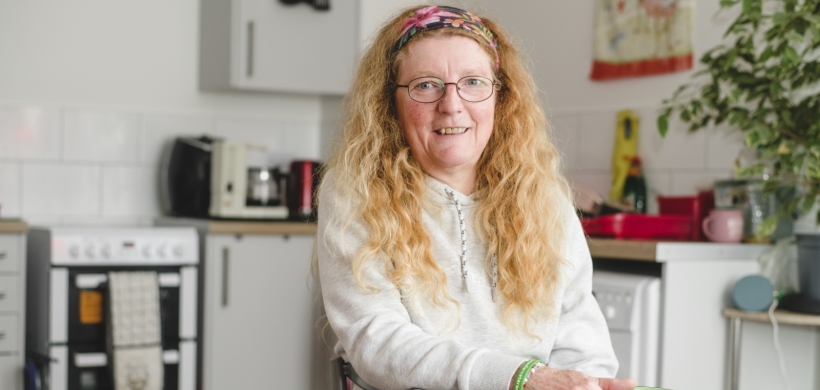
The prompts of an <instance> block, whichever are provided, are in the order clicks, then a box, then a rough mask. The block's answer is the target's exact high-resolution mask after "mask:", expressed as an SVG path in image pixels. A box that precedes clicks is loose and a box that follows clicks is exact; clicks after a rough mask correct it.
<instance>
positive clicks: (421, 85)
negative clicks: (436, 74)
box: [416, 81, 433, 89]
mask: <svg viewBox="0 0 820 390" xmlns="http://www.w3.org/2000/svg"><path fill="white" fill-rule="evenodd" d="M416 88H418V89H430V88H433V83H431V82H429V81H425V82H423V83H419V84H418V85H417V86H416Z"/></svg>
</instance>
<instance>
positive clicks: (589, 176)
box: [567, 171, 612, 199]
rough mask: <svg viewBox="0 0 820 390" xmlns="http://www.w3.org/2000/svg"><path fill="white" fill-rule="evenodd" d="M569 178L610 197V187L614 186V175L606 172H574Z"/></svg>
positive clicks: (574, 182)
mask: <svg viewBox="0 0 820 390" xmlns="http://www.w3.org/2000/svg"><path fill="white" fill-rule="evenodd" d="M567 180H569V181H570V182H572V183H573V184H575V185H578V186H582V187H586V188H588V189H590V190H592V191H595V192H597V193H598V194H600V195H601V196H602V197H603V198H604V199H609V188H610V187H611V186H612V175H611V174H609V173H604V172H578V171H576V172H573V173H572V175H571V176H568V177H567Z"/></svg>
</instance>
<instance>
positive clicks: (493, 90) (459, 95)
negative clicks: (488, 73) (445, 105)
mask: <svg viewBox="0 0 820 390" xmlns="http://www.w3.org/2000/svg"><path fill="white" fill-rule="evenodd" d="M470 77H477V78H482V79H486V80H490V81H492V84H491V85H492V89H490V95H489V96H487V97H486V98H484V99H481V100H467V99H465V98H464V96H461V92H459V91H461V89H459V88H458V83H459V82H461V80H464V79H466V78H470ZM428 78H429V79H436V80H441V79H440V78H438V77H433V76H421V77H416V78H414V79H412V80H410V81H408V82H407V85H401V84H396V88H407V96H408V97H409V98H410V99H411V100H412V101H414V102H416V103H422V104H431V103H435V102H437V101H439V100H441V98H443V97H444V94H445V93H447V86H448V85H450V84H452V85H455V86H456V95H458V97H459V98H460V99H461V100H464V101H465V102H468V103H481V102H483V101H485V100H487V99H489V98H491V97H493V93H495V91H496V90H500V89H501V84H499V83H497V82H496V81H495V80H493V79H489V78H486V77H484V76H476V75H471V76H464V77H462V78H460V79H458V81H456V82H454V83H445V82H444V80H441V83H442V85H444V88H443V89H442V91H441V96H439V97H438V99H436V100H433V101H432V102H420V101H418V100H416V99H413V95H411V94H410V84H412V83H413V82H414V81H416V80H419V79H428Z"/></svg>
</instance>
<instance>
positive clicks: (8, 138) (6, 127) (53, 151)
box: [0, 106, 60, 160]
mask: <svg viewBox="0 0 820 390" xmlns="http://www.w3.org/2000/svg"><path fill="white" fill-rule="evenodd" d="M0 157H7V158H25V159H39V160H57V159H59V158H60V111H59V110H52V109H43V108H38V107H14V106H0Z"/></svg>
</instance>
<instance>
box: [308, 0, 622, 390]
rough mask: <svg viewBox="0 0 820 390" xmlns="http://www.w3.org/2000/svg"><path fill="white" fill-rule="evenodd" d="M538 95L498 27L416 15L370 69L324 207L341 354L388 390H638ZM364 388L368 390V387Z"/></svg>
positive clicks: (324, 266) (432, 11)
mask: <svg viewBox="0 0 820 390" xmlns="http://www.w3.org/2000/svg"><path fill="white" fill-rule="evenodd" d="M535 91H536V88H535V85H534V83H533V80H532V77H531V76H530V74H529V73H528V72H527V71H526V69H525V68H524V67H523V66H522V64H521V59H520V58H519V54H518V51H517V50H516V49H515V47H514V46H513V45H512V44H511V40H510V39H509V38H508V36H507V35H506V34H505V33H504V31H502V30H501V29H500V27H499V26H498V25H496V24H495V23H493V22H491V21H490V20H488V19H486V18H479V17H477V16H475V15H473V14H471V13H469V12H467V11H464V10H460V9H457V8H452V7H444V6H441V7H439V6H429V7H423V8H412V9H408V10H406V11H404V12H402V13H401V14H400V15H398V16H397V17H395V18H393V19H392V20H390V21H388V22H387V23H386V24H385V25H384V27H383V28H382V29H381V30H380V31H379V33H378V35H377V37H376V39H375V41H374V43H373V44H372V45H371V47H369V48H368V50H367V51H366V52H365V54H364V57H363V58H362V61H361V64H360V66H359V69H358V71H357V73H356V76H355V79H354V82H353V87H352V90H351V91H350V93H349V94H348V96H347V100H346V118H345V124H344V134H343V138H342V141H341V142H340V143H339V145H338V147H337V149H336V150H335V151H334V153H333V155H332V157H331V159H330V160H329V161H328V164H327V171H326V172H325V175H324V178H323V182H322V185H321V188H320V195H319V197H320V198H319V241H318V244H317V256H316V260H317V265H318V273H319V279H320V283H321V287H322V297H323V300H324V304H325V309H326V312H327V318H328V321H329V323H330V325H331V328H332V329H333V331H334V332H335V333H336V335H337V336H338V337H339V342H338V344H337V345H336V352H337V353H338V354H339V355H340V356H341V357H343V358H344V359H345V360H346V361H347V362H349V363H352V365H353V367H355V370H356V371H357V372H358V373H359V375H360V376H361V378H362V379H363V380H364V381H366V382H367V383H369V384H370V385H372V386H375V387H377V388H379V389H385V390H387V389H407V388H424V389H465V390H466V389H487V390H489V389H494V390H501V389H508V388H509V389H516V390H521V389H522V388H523V385H524V383H526V384H527V389H530V390H540V389H547V388H550V389H570V388H578V387H579V386H580V387H582V388H585V389H600V388H606V389H612V390H620V389H631V388H633V387H634V381H631V380H614V379H602V378H607V377H611V376H612V375H613V374H614V373H615V372H616V371H617V366H618V365H617V361H616V360H615V357H614V354H613V352H612V346H611V343H610V340H609V333H608V331H607V328H606V324H605V322H604V319H603V316H602V314H601V312H600V309H599V308H598V305H597V303H596V302H595V299H594V298H593V296H592V294H591V275H592V264H591V259H590V255H589V250H588V248H587V247H586V242H585V240H584V237H583V233H582V230H581V226H580V223H579V221H578V218H577V217H576V216H575V214H574V209H573V207H572V204H571V201H570V197H569V190H568V188H567V184H566V182H565V180H564V178H563V177H562V176H561V174H560V157H559V153H558V152H557V150H556V148H555V146H554V145H553V144H552V143H551V142H550V141H549V139H548V137H547V133H546V127H547V125H546V120H545V117H544V113H543V111H542V110H541V108H540V106H539V104H538V101H537V99H536V94H535ZM354 388H356V387H355V386H354Z"/></svg>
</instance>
